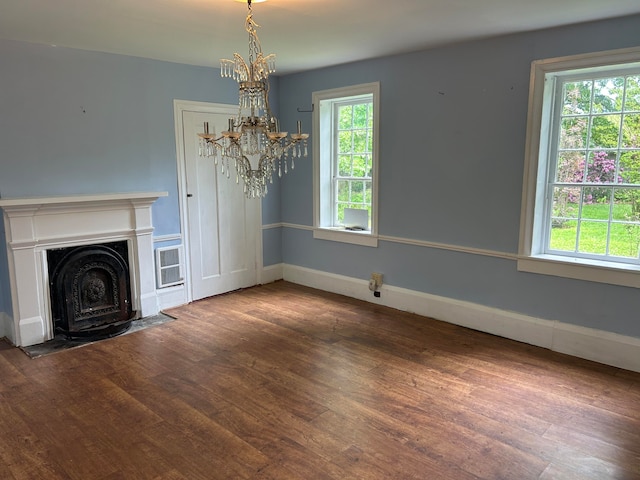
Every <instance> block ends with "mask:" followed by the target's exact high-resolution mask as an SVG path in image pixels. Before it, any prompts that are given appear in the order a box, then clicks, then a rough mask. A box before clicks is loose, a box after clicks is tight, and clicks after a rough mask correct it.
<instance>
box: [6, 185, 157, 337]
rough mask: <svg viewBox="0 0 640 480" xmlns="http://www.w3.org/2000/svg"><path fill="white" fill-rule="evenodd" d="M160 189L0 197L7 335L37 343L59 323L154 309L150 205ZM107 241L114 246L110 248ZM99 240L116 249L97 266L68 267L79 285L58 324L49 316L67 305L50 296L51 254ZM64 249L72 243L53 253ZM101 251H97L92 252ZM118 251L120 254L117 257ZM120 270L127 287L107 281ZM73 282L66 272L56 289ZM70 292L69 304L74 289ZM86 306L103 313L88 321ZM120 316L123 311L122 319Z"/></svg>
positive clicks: (78, 325) (75, 324)
mask: <svg viewBox="0 0 640 480" xmlns="http://www.w3.org/2000/svg"><path fill="white" fill-rule="evenodd" d="M166 195H167V193H166V192H144V193H138V192H136V193H118V194H99V195H76V196H67V197H34V198H21V199H18V198H16V199H0V208H1V209H2V212H3V217H4V225H5V234H6V240H7V246H6V248H7V255H8V260H9V280H10V284H11V307H12V311H11V312H10V313H11V315H9V318H7V316H6V315H5V318H4V323H5V325H4V332H5V334H6V335H7V337H8V338H9V340H10V341H11V342H12V343H14V344H15V345H18V346H29V345H36V344H38V343H43V342H45V341H47V340H50V339H52V338H53V336H54V334H55V330H56V328H58V326H59V325H60V326H62V328H65V329H67V330H71V329H79V330H84V329H86V328H88V327H89V326H96V325H94V324H97V323H102V322H103V321H104V319H105V318H107V316H109V317H110V316H112V314H114V315H115V316H116V317H117V320H115V321H114V323H118V322H126V321H128V320H129V319H131V318H139V317H146V316H153V315H156V314H157V313H158V310H159V308H158V297H157V295H156V284H155V266H154V259H153V238H152V234H153V226H152V222H151V205H152V204H153V202H154V201H155V200H157V199H158V198H159V197H163V196H166ZM120 242H121V243H120ZM113 243H119V244H120V246H119V247H116V248H111V247H113V245H111V244H113ZM105 244H107V245H111V247H108V248H110V249H111V250H114V251H115V252H116V253H117V256H116V255H114V256H113V257H110V255H111V254H109V255H108V256H109V257H110V258H109V259H107V258H106V257H100V259H99V260H98V261H97V264H98V267H95V266H94V265H93V264H92V263H91V262H89V264H88V265H87V264H85V265H84V266H81V267H80V270H79V271H80V273H77V272H76V273H75V274H70V275H71V277H73V276H74V275H79V276H78V277H77V279H76V280H77V281H76V288H78V289H80V290H81V292H80V293H79V296H78V297H77V298H76V300H75V301H76V302H78V305H77V306H74V307H73V308H74V312H72V320H71V322H70V323H69V320H68V319H67V320H65V321H66V322H67V323H66V324H65V323H60V324H58V319H56V320H55V325H54V317H59V316H60V312H61V311H63V310H68V309H69V308H71V307H70V306H68V305H67V303H68V300H67V299H68V298H69V296H66V295H67V294H64V295H63V297H64V298H63V299H61V300H53V299H52V297H51V287H52V284H51V282H52V281H53V282H54V286H55V280H54V279H53V278H52V277H51V273H55V272H54V270H55V269H56V266H55V265H53V266H51V265H50V263H54V264H55V263H56V257H57V256H58V255H62V256H65V255H67V254H69V253H70V252H85V253H86V252H87V251H92V250H93V249H94V247H95V246H96V245H103V246H104V245H105ZM67 248H70V249H71V250H69V251H68V252H66V253H56V252H57V251H58V250H60V249H67ZM78 248H79V249H80V250H76V249H78ZM103 253H104V250H103V251H102V252H99V254H100V255H102V254H103ZM71 255H74V253H71ZM117 257H121V258H119V259H118V260H116V258H117ZM51 269H53V270H51ZM119 269H122V270H128V275H127V276H128V286H127V281H126V280H125V281H124V282H125V283H124V284H120V283H119V282H120V281H121V280H118V281H117V282H116V284H115V287H114V283H113V280H112V277H113V276H114V275H116V276H117V275H118V270H119ZM68 275H69V274H67V276H68ZM73 282H74V280H73V278H72V280H71V285H72V286H71V287H63V289H64V288H71V290H73V288H74V287H73ZM103 288H104V292H103V290H102V289H103ZM82 290H84V295H85V297H84V298H82V294H83V293H82ZM71 293H72V292H71ZM123 295H124V296H123ZM70 298H71V300H70V301H71V303H73V302H74V300H73V296H71V297H70ZM57 302H60V303H57ZM116 305H117V308H116ZM76 310H77V311H76ZM92 311H93V312H94V313H95V311H100V312H101V313H100V314H99V315H97V317H100V316H101V315H102V314H104V315H105V316H104V317H101V319H99V320H95V319H91V320H89V318H90V317H91V316H92V315H90V314H91V312H92ZM116 311H117V312H116ZM107 314H108V315H107ZM127 316H129V317H130V318H127V319H126V320H125V318H124V317H127ZM111 320H112V319H109V320H108V322H111ZM0 321H2V319H1V318H0ZM62 322H64V321H62Z"/></svg>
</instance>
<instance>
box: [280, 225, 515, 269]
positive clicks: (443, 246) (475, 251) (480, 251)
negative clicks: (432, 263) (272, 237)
mask: <svg viewBox="0 0 640 480" xmlns="http://www.w3.org/2000/svg"><path fill="white" fill-rule="evenodd" d="M277 227H283V228H293V229H296V230H307V231H313V232H314V238H317V237H316V236H315V232H316V230H323V229H314V228H313V227H310V226H308V225H298V224H295V223H280V224H277V223H274V224H272V225H270V226H269V228H277ZM324 230H328V229H324ZM337 232H338V233H344V234H347V235H358V232H345V231H337ZM377 239H378V240H380V241H384V242H390V243H401V244H404V245H413V246H416V247H425V248H436V249H438V250H449V251H452V252H458V253H468V254H471V255H482V256H484V257H494V258H503V259H505V260H513V261H516V260H518V255H517V254H515V253H508V252H500V251H497V250H487V249H484V248H475V247H465V246H463V245H453V244H449V243H438V242H429V241H426V240H416V239H413V238H403V237H392V236H389V235H378V237H377ZM332 240H333V239H332ZM338 241H339V240H338ZM350 243H355V242H350Z"/></svg>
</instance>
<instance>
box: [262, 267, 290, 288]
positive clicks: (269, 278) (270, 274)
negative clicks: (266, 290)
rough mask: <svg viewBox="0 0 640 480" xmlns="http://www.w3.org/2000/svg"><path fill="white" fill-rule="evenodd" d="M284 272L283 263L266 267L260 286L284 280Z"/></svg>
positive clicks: (263, 270)
mask: <svg viewBox="0 0 640 480" xmlns="http://www.w3.org/2000/svg"><path fill="white" fill-rule="evenodd" d="M283 270H284V264H283V263H276V264H275V265H269V266H268V267H264V268H263V269H262V275H261V278H260V280H261V281H260V285H264V284H266V283H273V282H275V281H278V280H282V276H283Z"/></svg>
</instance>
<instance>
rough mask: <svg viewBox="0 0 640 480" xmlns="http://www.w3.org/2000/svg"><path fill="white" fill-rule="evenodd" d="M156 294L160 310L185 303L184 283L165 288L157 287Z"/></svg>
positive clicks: (185, 290)
mask: <svg viewBox="0 0 640 480" xmlns="http://www.w3.org/2000/svg"><path fill="white" fill-rule="evenodd" d="M156 295H157V297H158V307H159V308H160V311H162V310H164V309H166V308H173V307H178V306H180V305H184V304H186V303H187V289H186V288H185V286H184V284H182V285H175V286H173V287H167V288H158V289H157V290H156Z"/></svg>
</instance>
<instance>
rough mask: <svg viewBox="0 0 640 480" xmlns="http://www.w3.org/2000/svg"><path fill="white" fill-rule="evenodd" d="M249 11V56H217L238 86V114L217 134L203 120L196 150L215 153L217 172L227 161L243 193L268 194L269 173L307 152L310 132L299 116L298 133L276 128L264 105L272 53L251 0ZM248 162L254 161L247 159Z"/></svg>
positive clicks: (225, 74)
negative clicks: (261, 36) (263, 44)
mask: <svg viewBox="0 0 640 480" xmlns="http://www.w3.org/2000/svg"><path fill="white" fill-rule="evenodd" d="M247 5H248V10H249V11H248V13H247V19H246V20H245V29H246V31H247V32H248V33H249V59H248V60H249V61H248V62H245V60H244V59H243V58H242V56H241V55H239V54H238V53H234V54H233V60H227V59H221V60H220V74H221V76H222V77H223V78H233V79H234V80H236V81H237V82H238V86H239V108H238V115H237V116H236V117H234V118H230V119H229V129H228V130H227V131H224V132H222V133H221V134H220V136H216V132H215V131H212V132H210V131H209V123H208V122H205V123H204V133H199V134H198V136H199V137H200V148H199V152H200V156H203V157H214V162H215V164H216V165H218V162H219V161H220V163H221V165H222V173H223V174H226V176H227V177H229V176H230V170H231V164H232V163H233V165H234V166H235V170H236V174H237V175H236V183H238V182H239V181H240V179H242V180H243V183H244V192H245V195H246V196H247V197H248V198H261V197H264V196H265V195H266V194H267V191H268V189H267V183H272V182H273V174H274V172H275V171H276V169H277V171H278V176H282V172H283V170H284V173H287V171H288V165H291V168H292V169H293V168H294V166H295V165H294V159H295V158H299V157H302V156H303V155H304V156H305V157H306V156H307V139H308V138H309V134H307V133H302V129H301V124H300V121H298V128H297V133H292V134H291V135H288V132H281V131H280V124H279V121H278V119H277V118H276V117H275V116H274V115H273V114H272V113H271V108H270V107H269V74H270V73H273V72H274V71H275V57H276V56H275V54H273V53H272V54H270V55H267V56H264V54H263V53H262V47H261V46H260V40H259V39H258V34H257V31H256V27H259V25H258V24H257V23H255V22H254V20H253V16H252V12H251V0H247ZM252 162H253V163H252Z"/></svg>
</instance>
